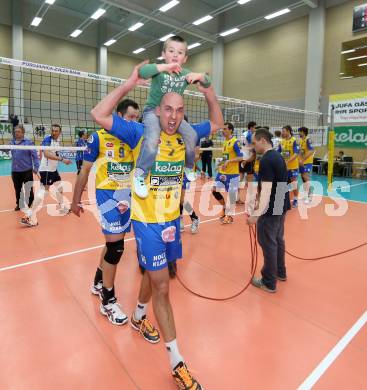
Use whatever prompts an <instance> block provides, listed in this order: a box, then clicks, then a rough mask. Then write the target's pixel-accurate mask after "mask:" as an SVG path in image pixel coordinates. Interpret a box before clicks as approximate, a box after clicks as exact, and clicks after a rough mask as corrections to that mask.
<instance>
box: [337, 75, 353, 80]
mask: <svg viewBox="0 0 367 390" xmlns="http://www.w3.org/2000/svg"><path fill="white" fill-rule="evenodd" d="M353 77H354V76H344V77H340V80H342V79H352V78H353Z"/></svg>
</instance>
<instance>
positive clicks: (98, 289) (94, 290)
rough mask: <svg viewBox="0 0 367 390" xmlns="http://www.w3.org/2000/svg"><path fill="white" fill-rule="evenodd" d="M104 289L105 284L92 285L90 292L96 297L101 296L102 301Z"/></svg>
mask: <svg viewBox="0 0 367 390" xmlns="http://www.w3.org/2000/svg"><path fill="white" fill-rule="evenodd" d="M102 287H103V282H98V283H97V284H94V283H93V284H92V287H91V288H90V291H91V293H92V294H94V295H99V297H100V298H101V299H102Z"/></svg>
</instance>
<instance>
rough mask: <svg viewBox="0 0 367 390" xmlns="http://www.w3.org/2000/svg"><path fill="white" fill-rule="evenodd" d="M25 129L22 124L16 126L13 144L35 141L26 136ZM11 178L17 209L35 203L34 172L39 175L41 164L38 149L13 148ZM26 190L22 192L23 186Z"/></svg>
mask: <svg viewBox="0 0 367 390" xmlns="http://www.w3.org/2000/svg"><path fill="white" fill-rule="evenodd" d="M24 134H25V129H24V127H23V126H22V125H17V126H15V129H14V139H13V140H12V141H11V142H10V144H11V145H19V146H28V145H34V143H33V142H32V141H31V140H29V139H27V138H25V137H24ZM11 160H12V161H11V178H12V179H13V184H14V189H15V198H16V207H15V211H18V210H20V209H24V208H26V205H27V204H28V207H29V208H30V207H31V206H32V203H33V199H34V194H33V173H34V174H36V175H38V168H39V165H40V162H39V158H38V155H37V151H36V150H12V152H11ZM23 185H24V190H23V194H22V188H23Z"/></svg>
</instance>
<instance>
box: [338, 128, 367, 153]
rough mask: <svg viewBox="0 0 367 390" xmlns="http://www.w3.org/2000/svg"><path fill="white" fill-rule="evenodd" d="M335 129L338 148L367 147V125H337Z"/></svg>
mask: <svg viewBox="0 0 367 390" xmlns="http://www.w3.org/2000/svg"><path fill="white" fill-rule="evenodd" d="M334 130H335V146H336V147H337V148H356V149H364V148H367V126H337V127H335V129H334Z"/></svg>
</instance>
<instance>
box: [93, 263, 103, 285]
mask: <svg viewBox="0 0 367 390" xmlns="http://www.w3.org/2000/svg"><path fill="white" fill-rule="evenodd" d="M99 282H102V270H101V268H99V267H98V268H97V271H96V274H95V276H94V285H96V284H98V283H99Z"/></svg>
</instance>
